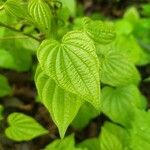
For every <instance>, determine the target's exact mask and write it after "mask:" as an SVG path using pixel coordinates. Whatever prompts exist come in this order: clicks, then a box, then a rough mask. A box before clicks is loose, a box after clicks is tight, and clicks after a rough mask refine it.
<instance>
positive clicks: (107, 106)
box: [102, 85, 142, 126]
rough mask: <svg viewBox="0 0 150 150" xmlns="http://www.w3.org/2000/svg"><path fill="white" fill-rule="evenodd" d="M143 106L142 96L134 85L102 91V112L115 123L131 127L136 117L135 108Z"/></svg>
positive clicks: (107, 88)
mask: <svg viewBox="0 0 150 150" xmlns="http://www.w3.org/2000/svg"><path fill="white" fill-rule="evenodd" d="M141 105H142V99H141V94H140V92H139V90H138V88H137V87H136V86H134V85H129V86H125V87H117V88H111V87H104V88H103V89H102V111H103V112H104V113H105V114H106V115H107V116H108V117H109V118H110V119H111V120H113V121H114V122H117V123H120V124H122V125H125V126H129V125H130V124H131V120H132V119H133V117H134V112H133V107H134V106H136V107H138V108H141Z"/></svg>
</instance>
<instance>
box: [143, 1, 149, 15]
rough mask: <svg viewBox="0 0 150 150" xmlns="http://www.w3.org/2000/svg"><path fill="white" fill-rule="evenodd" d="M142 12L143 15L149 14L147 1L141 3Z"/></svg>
mask: <svg viewBox="0 0 150 150" xmlns="http://www.w3.org/2000/svg"><path fill="white" fill-rule="evenodd" d="M142 9H143V10H142V14H143V15H144V16H150V4H149V3H147V4H146V3H145V4H143V5H142Z"/></svg>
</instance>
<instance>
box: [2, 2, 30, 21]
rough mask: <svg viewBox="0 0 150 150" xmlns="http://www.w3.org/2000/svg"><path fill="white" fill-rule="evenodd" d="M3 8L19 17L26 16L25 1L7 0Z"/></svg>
mask: <svg viewBox="0 0 150 150" xmlns="http://www.w3.org/2000/svg"><path fill="white" fill-rule="evenodd" d="M4 8H5V10H6V11H7V12H8V13H10V14H11V15H14V16H16V17H19V18H22V19H24V18H26V17H27V16H28V11H27V3H25V2H24V1H23V0H7V1H6V3H5V5H4Z"/></svg>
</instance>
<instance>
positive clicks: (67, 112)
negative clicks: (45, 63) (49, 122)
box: [35, 67, 82, 138]
mask: <svg viewBox="0 0 150 150" xmlns="http://www.w3.org/2000/svg"><path fill="white" fill-rule="evenodd" d="M35 81H36V86H37V89H38V93H39V96H40V98H41V102H42V103H43V104H44V105H45V107H46V108H47V109H48V111H49V112H50V114H51V116H52V118H53V121H54V122H55V124H56V125H57V127H58V129H59V133H60V136H61V138H63V137H64V134H65V132H66V130H67V128H68V126H69V124H70V123H71V122H72V120H73V119H74V117H75V116H76V114H77V112H78V111H79V108H80V106H81V104H82V100H81V99H80V98H79V97H78V96H77V95H75V94H72V93H69V92H67V91H65V90H63V89H62V88H60V87H59V86H58V85H57V84H56V83H55V81H54V80H53V79H51V78H50V77H49V76H47V75H45V74H44V72H43V71H42V70H41V68H40V67H38V68H37V72H36V75H35Z"/></svg>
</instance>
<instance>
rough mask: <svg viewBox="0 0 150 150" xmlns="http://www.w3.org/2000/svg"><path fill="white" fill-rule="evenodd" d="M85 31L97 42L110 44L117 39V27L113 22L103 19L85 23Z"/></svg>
mask: <svg viewBox="0 0 150 150" xmlns="http://www.w3.org/2000/svg"><path fill="white" fill-rule="evenodd" d="M84 31H85V32H86V33H87V34H88V36H89V37H90V38H92V39H93V40H94V41H95V42H97V43H100V44H108V43H110V42H112V41H113V40H114V39H115V36H116V35H115V28H114V26H113V25H112V24H110V23H106V22H102V21H88V22H86V23H85V25H84Z"/></svg>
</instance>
